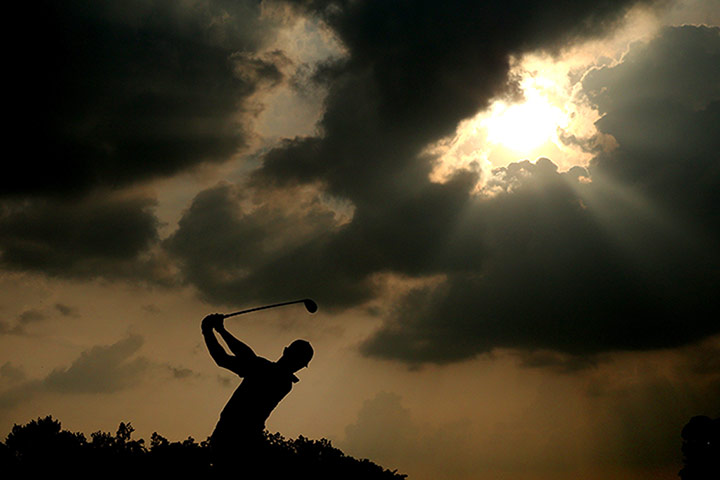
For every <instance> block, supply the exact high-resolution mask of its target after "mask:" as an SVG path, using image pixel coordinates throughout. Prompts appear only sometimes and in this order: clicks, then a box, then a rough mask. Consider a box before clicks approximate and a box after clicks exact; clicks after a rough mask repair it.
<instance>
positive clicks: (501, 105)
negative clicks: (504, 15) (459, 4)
mask: <svg viewBox="0 0 720 480" xmlns="http://www.w3.org/2000/svg"><path fill="white" fill-rule="evenodd" d="M570 68H571V65H570V64H569V63H568V62H564V61H562V60H557V59H551V58H546V57H540V56H527V57H523V58H521V59H518V60H516V61H515V66H514V67H513V70H512V75H513V76H515V77H516V78H519V81H518V87H519V89H520V92H521V98H520V100H516V101H513V100H510V99H507V98H499V99H496V100H495V101H494V102H493V103H492V104H491V105H490V107H489V108H488V109H487V110H485V111H482V112H479V113H478V114H477V115H476V116H475V117H473V118H471V119H468V120H466V121H464V122H462V123H460V125H459V126H458V128H457V131H456V134H455V135H454V136H453V137H451V138H446V139H443V140H442V141H440V142H438V143H436V144H435V145H433V146H432V147H431V148H430V149H428V152H429V153H430V154H433V155H436V157H437V159H438V160H437V164H436V168H435V170H434V171H433V174H432V180H433V181H438V182H443V181H445V180H446V179H447V178H448V177H449V176H450V175H452V173H453V172H455V171H457V170H459V169H462V168H469V169H471V170H475V171H479V172H480V173H481V177H482V178H488V177H489V174H490V172H491V171H492V169H494V168H497V167H500V166H505V165H507V164H509V163H511V162H515V161H518V160H522V159H535V158H537V157H540V156H546V157H550V158H552V159H553V161H554V162H555V163H556V164H558V165H559V166H560V167H561V168H562V169H567V168H570V167H572V166H573V165H586V164H587V162H588V160H589V159H590V156H591V155H590V154H589V153H588V152H586V151H584V150H583V147H581V145H580V142H579V141H576V142H574V143H570V142H568V141H567V138H568V137H571V138H574V139H583V140H586V141H588V142H589V139H591V138H593V137H594V136H596V135H597V131H596V129H595V127H594V125H593V123H594V122H595V120H597V118H598V114H597V112H596V111H594V110H593V109H592V108H590V107H589V106H587V105H585V104H584V103H583V102H582V99H580V98H577V96H576V95H575V90H576V89H575V85H574V83H573V82H572V81H571V80H570V75H569V73H570ZM563 139H565V141H563ZM481 182H482V180H481ZM478 187H479V188H481V187H482V185H479V186H478Z"/></svg>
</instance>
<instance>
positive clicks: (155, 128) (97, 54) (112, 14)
mask: <svg viewBox="0 0 720 480" xmlns="http://www.w3.org/2000/svg"><path fill="white" fill-rule="evenodd" d="M6 16H7V18H14V19H15V21H17V22H20V23H22V27H23V32H22V35H21V36H20V34H19V33H18V32H16V31H15V30H13V32H15V33H16V34H17V35H18V36H20V37H21V38H22V39H28V40H27V41H24V40H23V41H19V40H15V39H13V41H12V42H10V43H9V45H12V48H9V49H8V53H9V58H6V69H7V70H8V72H9V73H10V74H9V75H8V78H9V80H10V81H11V82H12V85H11V86H10V87H9V88H8V91H9V92H10V93H11V95H12V99H11V101H12V102H13V106H14V109H13V114H12V117H13V121H12V125H11V127H10V133H9V135H8V139H9V142H8V143H7V144H6V147H7V148H8V151H9V152H10V151H11V152H12V153H11V154H9V153H8V154H6V156H7V155H11V159H12V162H13V165H14V167H13V171H14V173H13V174H12V175H9V174H6V175H2V177H1V178H2V180H0V195H1V196H13V195H27V194H40V195H45V194H62V195H67V194H71V195H77V194H78V193H81V192H85V191H87V190H89V189H92V188H94V187H97V186H105V187H118V186H123V185H127V184H129V183H132V182H134V181H137V180H143V179H147V178H152V177H156V176H161V175H170V174H173V173H176V172H177V171H179V170H181V169H185V168H188V167H191V166H193V165H197V164H199V163H201V162H206V161H214V162H218V161H225V160H227V159H228V158H229V157H230V156H231V155H232V154H233V153H234V152H236V151H237V150H238V148H240V147H241V146H243V145H244V143H245V142H246V140H247V135H248V132H246V131H245V129H244V126H243V124H242V119H240V117H239V116H238V112H241V111H242V110H243V102H244V100H245V99H247V98H248V96H249V95H251V94H252V93H253V92H255V91H256V90H257V89H258V88H262V87H263V86H265V85H267V84H268V82H269V83H270V84H271V83H272V82H274V81H276V80H277V79H278V78H279V76H280V73H279V71H278V70H277V68H276V67H275V66H274V65H273V63H272V59H270V60H269V61H265V60H263V59H261V58H258V57H255V56H253V55H252V53H251V52H253V51H255V49H256V48H258V46H259V45H260V44H261V43H262V41H263V38H264V36H265V35H267V34H268V32H271V31H272V29H273V27H274V26H273V24H272V23H271V21H270V20H261V19H260V17H259V4H258V3H257V2H250V1H247V2H243V1H239V2H231V1H211V0H207V1H200V2H193V3H192V5H190V4H188V3H187V2H174V1H158V2H150V3H148V2H141V1H131V2H117V3H116V2H94V1H85V0H76V1H67V2H45V1H43V2H39V3H38V2H35V3H32V5H30V4H27V5H26V6H21V7H15V6H13V7H10V11H9V12H6ZM6 33H7V32H6ZM239 51H242V52H243V53H242V54H236V52H239ZM248 73H251V75H250V74H248ZM6 173H7V172H6Z"/></svg>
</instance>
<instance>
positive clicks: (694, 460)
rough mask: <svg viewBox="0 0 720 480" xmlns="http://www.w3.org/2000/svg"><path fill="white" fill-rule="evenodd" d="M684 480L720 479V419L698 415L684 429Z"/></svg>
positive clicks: (682, 471) (682, 476)
mask: <svg viewBox="0 0 720 480" xmlns="http://www.w3.org/2000/svg"><path fill="white" fill-rule="evenodd" d="M682 439H683V444H682V452H683V463H684V467H683V469H682V470H680V473H679V475H680V478H681V479H682V480H714V479H717V478H720V418H716V419H714V420H712V419H710V417H706V416H705V415H698V416H696V417H693V418H691V419H690V421H689V422H688V423H687V425H685V427H683V429H682Z"/></svg>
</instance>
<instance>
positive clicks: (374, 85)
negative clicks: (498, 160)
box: [169, 1, 635, 306]
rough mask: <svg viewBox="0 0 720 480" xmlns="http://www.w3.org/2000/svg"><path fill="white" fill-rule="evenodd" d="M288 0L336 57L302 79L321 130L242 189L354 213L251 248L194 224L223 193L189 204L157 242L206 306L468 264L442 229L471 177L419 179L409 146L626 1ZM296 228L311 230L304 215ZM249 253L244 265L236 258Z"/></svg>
mask: <svg viewBox="0 0 720 480" xmlns="http://www.w3.org/2000/svg"><path fill="white" fill-rule="evenodd" d="M297 3H298V5H300V8H302V9H304V10H305V11H306V12H310V13H311V14H314V15H317V16H319V17H321V18H322V19H323V20H324V21H325V22H326V24H327V25H328V26H329V27H330V28H331V29H333V30H334V32H335V33H336V34H337V36H338V38H339V40H340V41H341V42H342V43H343V44H344V46H345V47H346V48H347V50H348V55H347V57H346V58H344V59H343V60H341V61H338V62H335V63H332V64H328V65H324V66H323V67H322V68H320V69H319V70H318V73H317V75H316V76H315V79H316V81H318V82H322V83H323V84H324V86H325V88H327V91H328V94H327V97H326V100H325V105H326V110H325V112H324V115H323V118H322V120H321V121H320V124H319V127H320V130H321V131H322V136H320V137H313V138H296V139H290V140H287V141H286V142H285V143H283V144H282V145H280V146H279V147H277V148H275V149H274V150H272V151H271V152H269V153H268V154H267V155H266V156H265V157H264V161H263V165H262V167H261V168H260V169H259V171H257V172H256V174H255V175H254V177H253V181H252V185H253V187H254V188H256V189H263V188H267V189H271V191H275V190H273V189H282V188H294V187H293V186H294V185H297V184H301V185H305V184H307V185H318V186H319V187H320V188H323V189H324V191H325V192H327V193H329V194H331V195H333V196H334V197H335V198H336V199H340V200H341V201H342V202H347V203H350V204H351V206H352V209H353V218H352V221H351V223H350V224H348V225H346V226H343V227H341V228H336V229H329V231H322V229H314V228H312V229H311V230H313V231H314V234H313V235H310V236H309V237H307V238H306V239H305V241H304V242H300V243H297V244H295V245H293V246H292V248H285V249H282V250H281V251H279V252H278V251H275V252H273V253H272V254H268V253H267V252H264V251H261V250H259V249H258V248H257V247H256V245H257V244H258V240H257V238H258V237H257V235H258V233H260V232H259V231H258V230H253V231H252V232H243V231H242V229H241V228H239V227H238V222H237V219H232V218H229V219H228V222H215V223H212V225H213V227H214V230H212V229H208V230H205V231H201V230H196V228H197V226H199V225H203V224H202V219H201V217H215V218H217V217H218V216H222V215H225V214H226V212H227V211H228V208H229V207H228V205H229V204H228V200H229V198H228V197H223V199H222V201H221V202H220V203H219V204H218V203H214V204H211V203H206V204H205V205H204V206H202V207H201V206H200V204H199V201H200V199H201V198H204V197H202V196H198V198H197V199H196V201H195V203H194V205H193V207H192V208H191V209H190V210H189V211H188V213H187V214H186V217H185V219H184V221H183V222H182V223H181V225H180V229H179V230H178V232H177V233H176V234H175V235H174V238H173V239H171V241H170V242H169V248H170V249H171V251H172V252H173V253H174V254H175V255H177V256H178V257H180V258H181V259H182V261H183V264H184V271H185V274H186V276H187V278H188V279H189V280H190V281H191V282H193V283H194V284H195V285H197V286H198V287H199V289H200V290H201V291H202V292H203V294H204V295H205V296H206V297H208V298H211V299H213V300H215V301H221V302H223V303H238V302H244V301H247V300H249V299H259V298H260V297H266V296H268V295H272V296H276V295H285V294H293V296H294V295H297V294H298V293H299V292H300V291H304V292H308V293H309V294H311V295H313V296H315V297H317V300H318V301H320V302H322V303H323V304H324V305H340V306H348V305H353V304H357V303H359V302H361V301H363V300H367V299H369V298H371V297H372V295H373V288H372V287H373V285H372V280H371V279H372V277H373V276H374V275H375V274H377V273H381V272H397V273H401V274H410V275H425V274H435V273H444V272H447V271H448V270H459V271H466V270H473V269H474V268H477V267H478V265H479V263H478V262H479V260H480V259H481V257H482V255H481V253H479V252H478V251H476V249H475V247H474V246H473V244H476V243H477V242H476V241H475V240H474V239H472V238H467V237H462V236H458V235H455V232H453V225H454V224H455V223H456V222H457V221H459V218H460V216H461V215H462V212H463V208H464V206H465V204H466V202H467V201H468V199H469V197H470V192H471V190H472V188H473V186H474V184H475V183H476V180H477V179H476V177H475V175H474V174H472V173H469V172H460V173H458V174H457V175H456V176H455V178H453V179H452V180H451V181H450V182H448V183H446V184H443V185H439V184H433V183H431V182H430V181H429V180H428V174H429V173H430V171H431V170H432V168H433V161H434V159H433V158H432V157H431V156H427V155H422V154H421V152H422V150H423V149H424V148H425V147H426V146H427V145H428V144H429V143H431V142H433V141H435V140H437V139H439V138H440V137H441V136H443V135H445V134H447V133H450V132H452V131H453V130H454V128H455V127H456V125H457V123H458V122H459V121H460V120H462V119H463V118H466V117H468V116H470V115H472V114H474V113H476V112H477V111H478V110H479V109H481V108H483V107H485V106H486V105H487V103H488V101H489V100H490V99H491V98H492V97H493V96H495V95H500V94H510V93H512V92H513V89H512V88H511V87H512V85H509V82H508V80H507V73H508V69H509V56H510V55H511V54H515V53H521V52H523V51H525V50H529V49H536V48H545V49H548V50H554V49H557V48H560V47H561V46H562V44H563V43H564V42H566V41H569V40H570V39H572V38H575V37H576V36H580V35H592V34H595V33H600V32H602V31H604V30H605V29H606V28H607V27H608V25H609V24H611V23H612V21H613V20H615V19H617V18H618V17H620V16H621V15H622V14H623V13H624V11H625V9H626V7H628V6H629V5H631V4H633V3H635V2H604V3H601V4H599V5H598V3H597V2H572V3H571V4H568V5H566V4H563V5H559V4H557V3H556V2H540V1H536V2H532V1H530V2H528V1H525V2H462V1H459V2H450V3H448V2H413V3H412V4H408V3H406V2H340V3H333V4H332V5H330V4H328V3H324V2H297ZM206 193H207V196H212V195H214V194H213V193H210V192H206ZM203 195H204V194H203ZM261 201H263V200H261ZM213 208H215V209H216V211H215V212H213V211H211V209H213ZM201 210H206V211H205V212H201ZM286 220H287V219H286ZM292 220H293V222H294V224H295V225H300V224H302V223H303V222H304V221H305V220H304V219H303V217H302V216H297V217H293V218H292ZM246 221H247V220H243V222H242V223H245V222H246ZM308 222H309V223H310V224H311V225H317V223H316V220H315V218H314V217H311V218H310V219H309V220H308ZM273 233H275V234H276V235H277V236H275V237H273V236H268V235H271V234H273ZM286 235H289V236H286ZM292 236H293V233H292V232H291V231H290V229H286V231H284V232H281V231H280V230H278V229H277V228H274V230H267V231H264V232H262V238H263V239H264V240H263V242H264V241H267V240H268V239H270V241H271V242H285V241H286V239H287V238H293V237H292ZM215 237H226V238H228V239H232V241H231V242H228V243H225V242H224V241H223V240H216V239H213V238H215ZM188 240H190V241H188ZM218 242H220V243H221V245H219V244H218ZM211 246H212V247H213V248H215V249H216V250H215V253H209V252H210V247H211ZM439 247H441V250H439ZM250 252H252V253H250ZM218 255H219V258H209V259H207V260H208V261H206V262H203V261H202V260H200V259H201V258H202V257H203V256H210V257H212V256H218ZM250 255H252V259H253V260H252V262H248V261H246V260H245V259H244V257H245V256H250ZM205 265H207V266H205ZM315 297H314V298H315Z"/></svg>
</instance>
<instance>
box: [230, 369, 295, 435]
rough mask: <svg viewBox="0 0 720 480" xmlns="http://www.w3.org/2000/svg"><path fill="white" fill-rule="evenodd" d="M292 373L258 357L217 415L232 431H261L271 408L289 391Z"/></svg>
mask: <svg viewBox="0 0 720 480" xmlns="http://www.w3.org/2000/svg"><path fill="white" fill-rule="evenodd" d="M292 378H293V376H292V374H291V373H289V372H288V371H287V370H285V369H283V368H281V367H279V366H278V365H277V364H276V363H274V362H271V361H269V360H267V359H265V358H259V357H258V358H257V359H256V363H255V364H254V365H253V367H252V368H251V369H250V370H249V372H248V373H247V375H246V376H245V378H244V379H243V381H242V383H241V384H240V386H238V388H237V389H236V390H235V393H233V395H232V397H230V400H228V403H227V405H225V408H224V409H223V411H222V413H221V414H220V423H223V424H225V426H227V427H230V428H233V429H243V430H244V429H247V430H256V431H262V430H263V429H264V428H265V421H266V420H267V418H268V417H269V416H270V413H271V412H272V411H273V409H274V408H275V407H276V406H277V404H278V403H280V400H282V399H283V398H284V397H285V395H287V394H288V393H289V392H290V390H291V389H292V384H293V381H292Z"/></svg>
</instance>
